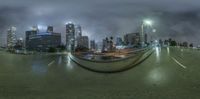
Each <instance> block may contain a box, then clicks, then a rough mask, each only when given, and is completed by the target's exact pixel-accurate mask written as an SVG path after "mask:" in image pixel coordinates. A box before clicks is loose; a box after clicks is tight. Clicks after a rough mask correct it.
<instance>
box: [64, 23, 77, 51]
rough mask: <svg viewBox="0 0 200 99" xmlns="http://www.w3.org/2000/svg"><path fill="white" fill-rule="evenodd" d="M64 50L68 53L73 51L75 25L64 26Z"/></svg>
mask: <svg viewBox="0 0 200 99" xmlns="http://www.w3.org/2000/svg"><path fill="white" fill-rule="evenodd" d="M66 48H67V50H68V51H74V50H75V25H74V24H73V23H68V24H66Z"/></svg>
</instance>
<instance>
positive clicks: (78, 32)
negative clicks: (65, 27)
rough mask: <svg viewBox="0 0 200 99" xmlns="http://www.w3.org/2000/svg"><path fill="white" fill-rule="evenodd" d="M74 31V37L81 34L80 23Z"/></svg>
mask: <svg viewBox="0 0 200 99" xmlns="http://www.w3.org/2000/svg"><path fill="white" fill-rule="evenodd" d="M75 32H76V37H78V36H82V28H81V26H80V25H77V26H76V28H75Z"/></svg>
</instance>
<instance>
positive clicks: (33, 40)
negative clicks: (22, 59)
mask: <svg viewBox="0 0 200 99" xmlns="http://www.w3.org/2000/svg"><path fill="white" fill-rule="evenodd" d="M52 30H53V27H51V28H47V31H49V32H39V31H35V30H31V31H26V44H25V45H26V49H27V50H31V51H44V52H46V51H48V50H49V49H50V48H57V47H58V46H60V45H61V33H54V32H53V31H52Z"/></svg>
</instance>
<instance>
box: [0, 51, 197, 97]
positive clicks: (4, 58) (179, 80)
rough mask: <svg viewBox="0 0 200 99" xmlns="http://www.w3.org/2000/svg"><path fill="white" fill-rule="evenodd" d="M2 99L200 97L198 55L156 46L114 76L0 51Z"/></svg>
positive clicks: (59, 58)
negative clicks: (152, 50) (144, 57)
mask: <svg viewBox="0 0 200 99" xmlns="http://www.w3.org/2000/svg"><path fill="white" fill-rule="evenodd" d="M0 99H200V51H197V50H192V49H181V48H155V52H154V53H153V54H152V55H151V56H150V57H149V58H148V59H147V60H145V61H144V62H143V63H141V64H139V65H138V66H136V67H134V68H132V69H130V70H128V71H124V72H120V73H114V74H103V73H95V72H92V71H88V70H86V69H83V68H81V67H80V66H78V65H77V64H76V63H74V62H72V61H71V60H70V59H69V58H68V56H67V55H28V56H25V55H14V54H8V53H5V52H0Z"/></svg>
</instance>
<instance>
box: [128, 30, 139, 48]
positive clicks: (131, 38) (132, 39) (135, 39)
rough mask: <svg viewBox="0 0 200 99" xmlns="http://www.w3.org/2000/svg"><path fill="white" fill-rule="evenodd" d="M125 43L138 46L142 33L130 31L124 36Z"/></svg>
mask: <svg viewBox="0 0 200 99" xmlns="http://www.w3.org/2000/svg"><path fill="white" fill-rule="evenodd" d="M124 43H125V44H126V45H129V46H137V45H138V44H139V43H140V33H129V34H126V35H125V36H124Z"/></svg>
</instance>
